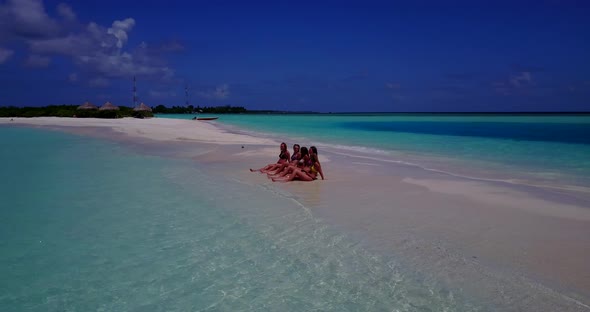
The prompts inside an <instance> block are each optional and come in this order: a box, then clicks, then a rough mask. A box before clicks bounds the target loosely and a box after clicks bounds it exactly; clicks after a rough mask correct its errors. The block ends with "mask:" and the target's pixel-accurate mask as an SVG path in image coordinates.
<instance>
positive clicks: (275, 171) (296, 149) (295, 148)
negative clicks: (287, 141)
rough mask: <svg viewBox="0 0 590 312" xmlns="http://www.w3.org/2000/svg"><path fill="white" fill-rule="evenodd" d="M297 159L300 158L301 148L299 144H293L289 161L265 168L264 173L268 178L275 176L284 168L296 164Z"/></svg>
mask: <svg viewBox="0 0 590 312" xmlns="http://www.w3.org/2000/svg"><path fill="white" fill-rule="evenodd" d="M306 150H307V149H306ZM299 159H301V149H300V147H299V144H293V154H292V155H291V161H290V162H288V163H282V164H276V165H275V166H274V168H273V169H269V170H266V174H267V175H268V177H269V178H270V177H272V176H276V175H278V174H280V173H281V172H283V170H285V169H286V168H288V167H290V166H294V165H296V164H297V162H298V161H299Z"/></svg>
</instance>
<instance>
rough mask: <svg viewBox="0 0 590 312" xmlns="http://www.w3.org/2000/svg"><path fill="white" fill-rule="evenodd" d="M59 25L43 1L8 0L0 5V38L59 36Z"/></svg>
mask: <svg viewBox="0 0 590 312" xmlns="http://www.w3.org/2000/svg"><path fill="white" fill-rule="evenodd" d="M58 31H59V25H58V23H57V22H56V21H55V20H54V19H52V18H51V17H49V15H48V14H47V12H45V7H44V6H43V1H41V0H8V1H7V2H6V3H5V4H0V37H2V36H4V37H6V36H7V37H20V38H42V37H48V36H52V35H55V34H57V32H58Z"/></svg>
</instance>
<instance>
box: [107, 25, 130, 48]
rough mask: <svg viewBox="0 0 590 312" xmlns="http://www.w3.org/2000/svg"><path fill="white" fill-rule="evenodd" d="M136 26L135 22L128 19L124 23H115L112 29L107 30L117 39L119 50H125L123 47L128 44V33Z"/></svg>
mask: <svg viewBox="0 0 590 312" xmlns="http://www.w3.org/2000/svg"><path fill="white" fill-rule="evenodd" d="M133 26H135V20H134V19H132V18H126V19H124V20H122V21H114V22H113V25H112V27H111V28H109V29H107V33H108V34H111V35H113V36H115V37H116V38H117V48H119V49H121V48H123V45H124V44H125V43H127V39H128V36H127V33H128V32H129V31H131V29H133Z"/></svg>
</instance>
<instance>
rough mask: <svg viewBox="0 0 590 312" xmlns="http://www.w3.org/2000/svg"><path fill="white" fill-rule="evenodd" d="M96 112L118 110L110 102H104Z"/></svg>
mask: <svg viewBox="0 0 590 312" xmlns="http://www.w3.org/2000/svg"><path fill="white" fill-rule="evenodd" d="M98 110H101V111H102V110H119V106H115V105H113V104H112V103H111V102H106V103H104V105H103V106H101V107H100V108H99V109H98Z"/></svg>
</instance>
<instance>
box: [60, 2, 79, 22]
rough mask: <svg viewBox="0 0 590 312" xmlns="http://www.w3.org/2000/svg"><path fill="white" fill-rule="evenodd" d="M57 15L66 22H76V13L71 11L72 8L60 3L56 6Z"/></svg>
mask: <svg viewBox="0 0 590 312" xmlns="http://www.w3.org/2000/svg"><path fill="white" fill-rule="evenodd" d="M57 13H58V14H59V15H61V17H63V18H65V19H66V20H68V21H75V20H76V13H74V10H72V7H70V6H69V5H67V4H65V3H60V4H58V5H57Z"/></svg>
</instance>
